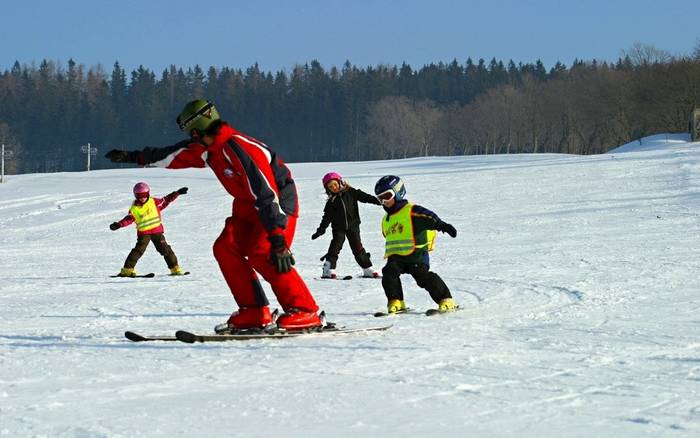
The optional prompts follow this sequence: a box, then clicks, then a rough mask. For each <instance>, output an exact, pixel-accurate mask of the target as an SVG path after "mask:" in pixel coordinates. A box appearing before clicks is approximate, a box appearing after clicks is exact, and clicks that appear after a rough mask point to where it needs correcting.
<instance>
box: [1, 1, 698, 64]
mask: <svg viewBox="0 0 700 438" xmlns="http://www.w3.org/2000/svg"><path fill="white" fill-rule="evenodd" d="M2 16H3V19H2V20H1V23H0V70H6V69H8V68H10V67H11V66H12V64H13V63H14V62H15V61H16V60H17V61H19V62H20V63H27V64H29V63H31V62H35V63H37V64H38V63H39V62H40V61H41V60H42V59H49V60H54V61H60V62H62V63H63V64H64V65H65V64H66V61H67V60H68V59H69V58H73V59H74V60H76V61H77V62H78V63H80V64H85V65H86V66H93V65H96V64H98V63H100V64H102V65H103V66H105V68H106V69H107V70H108V71H110V70H111V66H112V64H113V63H114V62H115V61H117V60H118V61H119V62H120V63H121V64H122V65H123V66H124V67H126V68H127V70H128V71H130V70H132V69H134V68H136V67H138V66H139V65H144V66H145V67H147V68H150V69H153V70H155V71H156V72H161V71H162V70H163V69H164V68H166V67H167V66H168V65H170V64H175V65H177V66H178V67H189V66H193V65H195V64H199V65H200V66H202V67H205V68H206V67H208V66H211V65H213V66H217V67H220V66H230V67H235V68H245V67H247V66H250V65H252V64H253V63H255V62H257V63H258V64H259V65H260V67H261V68H262V69H263V70H266V71H277V70H281V69H284V70H290V69H291V68H292V67H293V66H294V65H295V64H303V63H306V62H309V61H311V60H313V59H317V60H319V61H320V62H321V64H322V65H323V66H324V67H330V66H333V65H335V66H340V65H342V64H343V62H345V60H350V62H352V63H353V64H355V65H357V66H360V67H365V66H368V65H377V64H401V63H402V62H404V61H405V62H407V63H408V64H410V65H411V66H412V67H414V68H420V67H421V66H423V65H425V64H428V63H431V62H439V61H443V62H450V61H451V60H452V59H457V60H458V61H459V62H460V63H463V62H464V61H465V60H466V59H467V57H472V58H473V59H474V60H476V59H478V58H484V59H486V60H487V61H488V60H490V59H491V58H492V57H496V59H502V60H503V61H504V62H506V61H508V60H509V59H513V60H514V61H515V62H516V63H517V62H534V61H535V60H536V59H538V58H539V59H541V60H542V61H543V62H544V63H545V66H546V67H548V68H549V67H551V66H552V65H553V64H554V63H555V62H556V61H557V60H559V61H562V62H564V63H565V64H566V65H570V64H571V62H572V61H573V60H574V59H575V58H579V59H587V60H588V59H593V58H596V59H601V60H612V61H614V60H615V59H617V57H618V56H619V55H620V53H621V50H623V49H627V48H629V47H631V46H632V44H634V43H635V42H642V43H645V44H651V45H654V46H656V47H657V48H660V49H664V50H667V51H669V52H671V53H672V54H676V55H680V54H689V53H691V52H692V50H693V47H694V46H695V44H696V42H697V40H698V38H700V25H699V24H698V23H699V22H698V7H697V2H695V1H676V0H664V1H659V0H656V1H649V0H636V1H631V0H630V1H620V0H607V1H598V0H590V1H586V0H578V1H564V0H561V1H556V0H520V1H515V0H512V1H511V0H492V1H467V0H463V1H457V0H455V1H451V0H430V1H427V0H426V1H413V0H405V1H398V0H386V1H379V0H376V1H370V0H357V1H352V0H345V1H340V0H326V1H320V0H319V1H309V0H289V1H278V0H267V1H266V0H260V1H255V0H247V1H235V0H231V1H218V0H209V1H206V0H205V1H194V0H188V1H182V0H169V1H164V0H139V1H134V0H118V1H107V0H92V1H86V0H64V1H48V0H22V1H11V0H7V1H6V2H3V4H2Z"/></svg>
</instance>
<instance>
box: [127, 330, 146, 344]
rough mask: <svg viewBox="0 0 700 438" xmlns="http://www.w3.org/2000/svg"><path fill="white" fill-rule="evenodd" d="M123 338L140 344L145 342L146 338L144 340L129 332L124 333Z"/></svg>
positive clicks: (138, 335)
mask: <svg viewBox="0 0 700 438" xmlns="http://www.w3.org/2000/svg"><path fill="white" fill-rule="evenodd" d="M124 337H125V338H126V339H128V340H130V341H133V342H142V341H145V340H146V338H144V337H143V336H141V335H140V334H138V333H134V332H129V331H126V332H124Z"/></svg>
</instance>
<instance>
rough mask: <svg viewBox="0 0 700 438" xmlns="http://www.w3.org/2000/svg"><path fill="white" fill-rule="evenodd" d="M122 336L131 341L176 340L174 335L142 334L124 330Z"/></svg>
mask: <svg viewBox="0 0 700 438" xmlns="http://www.w3.org/2000/svg"><path fill="white" fill-rule="evenodd" d="M124 337H125V338H126V339H128V340H130V341H133V342H146V341H177V338H176V337H175V336H143V335H140V334H138V333H135V332H130V331H126V332H124Z"/></svg>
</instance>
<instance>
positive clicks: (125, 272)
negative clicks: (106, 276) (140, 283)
mask: <svg viewBox="0 0 700 438" xmlns="http://www.w3.org/2000/svg"><path fill="white" fill-rule="evenodd" d="M119 276H120V277H136V271H135V270H134V268H122V270H121V271H119Z"/></svg>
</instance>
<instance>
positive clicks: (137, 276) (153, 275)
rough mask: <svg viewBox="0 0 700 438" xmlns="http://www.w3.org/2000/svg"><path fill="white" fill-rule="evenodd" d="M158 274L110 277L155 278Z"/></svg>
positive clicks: (116, 276)
mask: <svg viewBox="0 0 700 438" xmlns="http://www.w3.org/2000/svg"><path fill="white" fill-rule="evenodd" d="M155 276H156V274H155V273H153V272H149V273H148V274H141V275H130V276H128V277H127V276H125V275H119V274H117V275H110V277H112V278H153V277H155Z"/></svg>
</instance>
